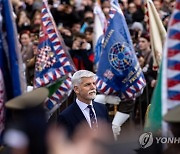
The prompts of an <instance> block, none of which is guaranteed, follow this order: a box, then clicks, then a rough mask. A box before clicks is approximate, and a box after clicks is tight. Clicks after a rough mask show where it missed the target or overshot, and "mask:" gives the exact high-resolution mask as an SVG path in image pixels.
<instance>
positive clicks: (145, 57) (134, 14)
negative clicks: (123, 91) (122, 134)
mask: <svg viewBox="0 0 180 154" xmlns="http://www.w3.org/2000/svg"><path fill="white" fill-rule="evenodd" d="M11 2H12V6H13V9H14V16H15V21H16V26H17V31H18V35H19V37H18V38H19V42H20V51H21V55H22V60H23V65H24V70H25V75H26V80H27V85H28V86H33V80H34V69H35V62H36V55H37V53H38V41H39V31H40V26H41V8H42V1H41V0H11ZM118 2H119V5H120V7H121V10H122V12H123V14H124V16H125V19H126V22H127V25H128V28H129V31H130V35H131V38H132V41H133V45H134V49H135V53H136V55H137V58H138V60H139V64H140V66H141V68H142V71H143V73H144V76H145V79H146V83H147V85H146V87H145V89H144V91H143V93H142V95H140V96H139V97H137V98H136V100H133V103H132V102H130V103H129V102H122V103H121V104H120V105H119V106H118V107H119V110H120V111H121V110H123V109H124V108H123V104H130V107H129V108H130V109H126V110H127V113H128V114H129V113H132V115H133V119H134V120H135V121H136V122H142V123H143V124H144V122H145V114H146V111H147V107H148V105H149V104H150V100H151V97H152V93H153V90H154V87H155V86H156V81H157V75H158V70H156V69H154V68H153V55H152V52H151V44H150V36H149V32H148V30H147V28H146V22H145V13H144V9H145V6H144V3H143V1H142V0H119V1H118ZM153 3H154V5H155V7H156V9H157V11H158V13H159V15H160V18H161V20H162V23H163V25H164V27H165V28H166V29H167V26H168V21H169V18H170V15H171V13H172V11H173V8H174V4H175V1H174V0H163V1H162V0H153ZM48 5H49V8H50V11H51V13H52V16H53V18H54V20H55V23H56V25H57V29H58V31H59V33H60V34H61V36H62V38H63V40H64V43H65V45H66V47H67V52H69V54H70V56H71V58H72V61H73V62H74V65H75V67H76V69H77V70H79V71H77V72H76V73H74V75H73V78H72V81H73V88H74V93H75V94H76V102H73V103H72V102H69V104H71V105H70V106H69V107H68V108H67V109H65V110H64V111H63V112H62V113H60V115H59V116H58V119H57V123H58V125H52V124H51V126H49V127H48V128H47V127H46V126H45V125H46V124H47V123H46V120H45V119H44V118H45V117H44V116H45V115H44V110H42V108H40V109H41V110H38V112H42V114H41V116H40V117H42V119H39V120H41V122H42V125H41V126H44V127H40V128H38V129H39V131H40V130H42V132H41V133H40V132H39V131H38V132H36V133H37V134H36V135H37V136H36V135H33V137H34V138H29V139H27V136H25V137H24V136H22V134H18V135H19V136H18V137H21V139H24V143H22V145H19V144H15V143H12V142H10V141H9V138H8V135H9V134H10V133H12V132H11V130H10V132H8V131H7V133H6V134H5V137H6V142H7V143H6V144H7V145H8V144H9V146H10V148H11V151H9V149H8V150H7V151H6V150H5V152H7V153H10V154H16V153H21V154H31V153H33V154H36V153H37V154H39V152H40V153H42V152H43V153H50V154H61V153H63V154H65V153H67V154H72V153H83V154H90V153H94V154H96V153H97V154H100V153H102V154H104V153H107V154H108V153H110V152H112V150H113V146H112V143H114V140H113V132H112V130H111V129H109V126H111V122H110V121H108V111H107V110H106V109H105V107H109V106H105V105H103V104H99V103H96V102H94V101H93V99H94V98H95V93H96V85H95V79H94V75H95V73H96V70H97V68H96V65H95V63H94V58H95V51H94V44H93V35H94V33H93V32H94V17H95V15H94V12H93V8H94V5H95V1H93V0H48ZM100 5H101V8H102V11H103V13H104V15H105V17H106V19H107V20H108V18H109V10H110V1H109V0H101V1H100ZM82 70H86V71H82ZM33 96H34V94H33ZM31 97H32V96H31ZM45 97H47V96H43V98H42V99H39V100H36V101H35V102H37V104H38V106H39V104H40V103H42V102H43V100H45ZM28 98H29V97H28ZM35 98H38V96H36V97H35ZM23 101H24V102H27V100H26V99H25V100H23ZM15 102H17V100H16V99H15ZM10 104H11V103H10ZM37 104H35V106H37ZM132 104H133V107H132ZM8 105H9V104H7V108H13V109H14V108H15V110H17V107H14V106H13V107H11V106H10V107H9V106H8ZM89 105H91V107H89ZM28 108H29V106H28ZM32 108H33V113H35V115H36V113H37V110H36V109H35V110H34V107H32V106H31V107H30V109H32ZM126 108H128V107H127V105H126ZM24 109H26V110H25V112H24V111H23V112H22V113H23V114H24V113H26V114H28V112H27V107H23V110H24ZM79 109H80V110H79ZM19 111H20V110H19V109H18V112H19ZM28 111H30V112H31V110H28ZM74 112H75V113H74ZM89 112H90V115H88V114H89ZM22 113H21V114H22ZM125 113H126V112H125ZM15 114H16V113H15ZM18 114H19V113H18ZM91 115H92V117H91ZM29 116H30V115H27V117H24V119H20V120H22V121H23V122H24V121H27V120H30V119H31V120H32V118H31V117H29ZM15 117H16V116H15ZM84 117H85V119H84ZM16 118H18V116H17V117H16ZM26 118H27V119H26ZM102 119H103V120H102ZM31 120H30V121H31ZM101 120H102V121H101ZM22 121H21V122H22ZM84 121H87V122H86V123H84ZM104 121H105V122H104ZM36 122H37V121H36ZM109 122H110V123H109ZM94 123H95V124H96V123H98V128H99V129H98V130H97V131H95V132H91V131H90V130H89V127H88V126H90V128H93V127H94V125H95V124H94ZM26 124H27V123H26ZM31 124H32V126H33V129H34V125H36V124H37V123H34V122H32V123H31ZM16 125H18V123H16V124H15V126H16ZM11 126H12V125H10V129H12V128H11ZM79 126H80V127H79ZM18 127H19V126H18ZM22 127H23V128H24V127H25V126H22ZM95 127H97V124H96V125H95ZM23 128H20V129H19V128H18V129H17V128H13V129H17V130H18V131H20V130H21V129H23ZM45 128H46V129H47V130H46V132H45V130H44V129H45ZM57 128H58V129H57ZM77 128H78V131H76V130H77ZM95 129H96V128H95ZM23 131H24V130H23ZM26 131H27V130H26ZM26 131H25V133H26ZM82 132H84V133H82ZM8 133H9V134H8ZM28 133H32V132H28ZM45 134H46V137H47V138H48V140H47V143H44V141H46V139H45ZM65 134H66V135H65ZM104 134H106V135H104ZM23 135H24V134H23ZM28 135H29V134H28ZM31 135H32V134H31ZM39 135H42V136H39ZM28 137H29V136H28ZM37 137H41V141H42V140H43V142H42V144H41V145H39V144H37V145H38V146H39V147H36V146H35V145H34V143H35V142H34V141H35V140H36V139H37ZM32 141H33V142H34V143H31V142H32ZM36 141H37V142H41V141H40V140H36ZM15 142H16V141H15ZM25 143H27V144H25ZM29 143H31V144H32V147H29V146H28V145H31V144H29ZM15 145H17V147H16V146H15ZM45 145H46V146H45ZM47 145H48V146H47ZM11 146H12V147H11ZM34 146H35V147H34ZM14 147H15V148H14ZM45 147H46V148H48V149H46V148H45ZM36 148H37V149H36ZM39 148H42V149H40V151H38V149H39ZM18 150H20V151H18ZM28 150H32V151H30V152H29V151H28ZM33 150H35V151H33ZM41 150H42V151H41ZM118 150H119V149H118ZM116 152H117V153H118V151H116ZM116 152H115V153H116Z"/></svg>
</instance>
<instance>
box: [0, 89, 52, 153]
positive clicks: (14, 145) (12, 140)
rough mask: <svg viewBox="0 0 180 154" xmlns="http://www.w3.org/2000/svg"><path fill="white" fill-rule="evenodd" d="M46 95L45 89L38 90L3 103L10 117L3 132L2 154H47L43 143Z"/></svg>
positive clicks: (45, 120) (45, 124) (45, 123)
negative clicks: (3, 146)
mask: <svg viewBox="0 0 180 154" xmlns="http://www.w3.org/2000/svg"><path fill="white" fill-rule="evenodd" d="M48 94H49V92H48V90H47V89H46V88H38V89H35V90H33V91H31V92H27V93H25V94H23V95H21V96H18V97H15V98H14V99H11V100H9V101H8V102H6V103H5V107H6V108H7V110H8V111H10V112H11V113H12V117H9V118H8V119H7V126H6V128H5V132H4V137H3V142H4V144H5V148H4V153H8V154H17V153H18V154H41V153H42V154H46V153H47V152H46V151H47V150H46V143H45V142H46V140H45V139H46V138H45V135H46V127H47V119H46V114H45V110H44V107H43V102H44V100H45V99H46V98H47V97H48Z"/></svg>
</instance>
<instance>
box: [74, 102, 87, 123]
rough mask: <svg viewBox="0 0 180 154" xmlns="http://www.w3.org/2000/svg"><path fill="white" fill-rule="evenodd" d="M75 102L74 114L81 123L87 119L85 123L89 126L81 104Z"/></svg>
mask: <svg viewBox="0 0 180 154" xmlns="http://www.w3.org/2000/svg"><path fill="white" fill-rule="evenodd" d="M73 104H74V109H73V116H74V117H75V118H76V119H77V122H78V123H81V122H84V121H85V122H84V124H85V125H88V126H89V124H88V122H87V120H86V118H85V116H84V114H83V113H82V111H81V109H80V108H79V106H78V105H77V103H76V102H74V103H73Z"/></svg>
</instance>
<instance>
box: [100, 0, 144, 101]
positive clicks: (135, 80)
mask: <svg viewBox="0 0 180 154" xmlns="http://www.w3.org/2000/svg"><path fill="white" fill-rule="evenodd" d="M109 16H110V19H109V22H108V28H107V31H106V33H105V38H104V42H103V45H102V46H103V49H102V50H103V51H102V56H101V59H100V62H99V67H98V71H97V76H98V78H97V89H98V91H99V92H100V93H104V94H113V95H118V96H119V97H120V98H121V99H122V100H126V99H132V98H134V97H136V96H138V95H139V94H141V93H142V91H143V89H144V87H145V85H146V83H145V78H144V75H143V73H142V71H141V68H140V65H139V62H138V60H137V57H136V54H135V51H134V48H133V44H132V40H131V37H130V33H129V30H128V26H127V24H126V21H125V18H124V16H123V14H122V11H121V10H120V7H119V4H118V2H117V1H116V0H113V1H112V2H111V10H110V13H109Z"/></svg>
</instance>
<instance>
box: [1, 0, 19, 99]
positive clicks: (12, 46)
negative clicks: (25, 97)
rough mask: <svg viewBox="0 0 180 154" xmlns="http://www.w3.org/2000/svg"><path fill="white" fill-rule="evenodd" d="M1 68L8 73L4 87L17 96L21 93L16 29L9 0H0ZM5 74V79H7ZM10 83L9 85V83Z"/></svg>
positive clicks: (13, 95)
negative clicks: (0, 25) (1, 26)
mask: <svg viewBox="0 0 180 154" xmlns="http://www.w3.org/2000/svg"><path fill="white" fill-rule="evenodd" d="M0 5H1V12H0V13H1V16H2V18H1V24H3V28H1V30H0V31H1V32H0V33H1V36H0V37H1V39H2V43H1V49H0V50H1V51H0V54H1V55H0V56H1V68H2V71H3V75H4V76H5V74H8V72H9V74H10V76H9V77H7V78H9V81H8V83H7V84H6V86H8V85H9V87H7V88H6V89H8V90H9V89H11V92H12V95H11V97H15V96H18V95H20V94H21V93H22V89H21V81H20V69H19V58H20V57H19V55H18V54H19V53H20V51H19V50H18V46H17V44H18V42H17V40H18V39H17V31H16V28H15V20H14V18H13V10H12V6H11V3H10V1H9V0H1V1H0ZM4 58H5V59H4ZM4 73H5V74H4ZM7 78H6V76H5V80H6V79H7ZM10 84H11V85H10Z"/></svg>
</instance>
